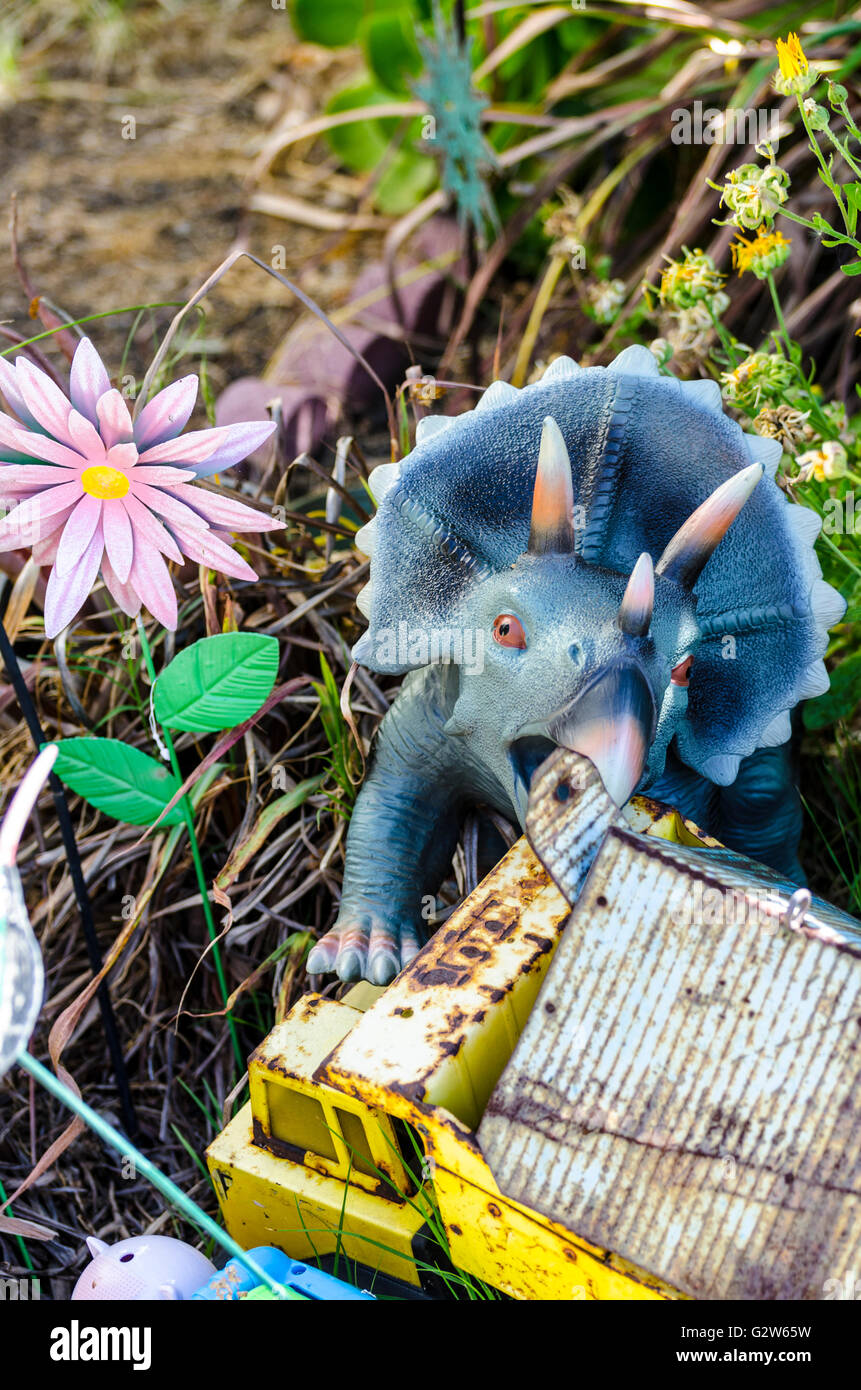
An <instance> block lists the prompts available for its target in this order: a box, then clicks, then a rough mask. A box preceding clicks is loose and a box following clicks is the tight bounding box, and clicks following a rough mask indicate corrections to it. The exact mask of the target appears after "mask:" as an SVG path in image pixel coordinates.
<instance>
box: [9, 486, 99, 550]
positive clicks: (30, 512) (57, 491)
mask: <svg viewBox="0 0 861 1390" xmlns="http://www.w3.org/2000/svg"><path fill="white" fill-rule="evenodd" d="M80 495H81V488H80V484H79V483H76V482H75V483H64V484H63V486H62V487H54V488H50V489H49V490H48V492H44V493H36V494H35V495H33V496H31V497H26V498H25V499H24V500H23V501H22V502H19V504H18V505H17V507H15V508H14V509H13V510H12V511H10V512H9V513H8V514H7V515H6V516H5V517H4V518H3V520H2V521H0V543H2V546H3V549H4V550H18V549H20V548H21V547H23V546H30V545H35V544H36V543H37V542H38V541H39V540H41V538H42V537H43V536H47V535H48V534H49V533H50V532H51V531H53V530H54V529H55V528H56V527H57V526H59V524H60V523H59V521H56V520H55V517H57V516H58V515H59V514H61V513H63V514H65V515H68V514H69V513H70V512H71V510H72V508H73V507H74V506H75V504H76V503H77V501H78V499H79V497H80ZM16 538H17V539H16Z"/></svg>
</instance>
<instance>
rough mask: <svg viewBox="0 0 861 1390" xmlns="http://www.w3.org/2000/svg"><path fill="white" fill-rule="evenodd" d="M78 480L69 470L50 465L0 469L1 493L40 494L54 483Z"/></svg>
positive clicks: (20, 465)
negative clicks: (41, 490) (39, 492)
mask: <svg viewBox="0 0 861 1390" xmlns="http://www.w3.org/2000/svg"><path fill="white" fill-rule="evenodd" d="M76 478H77V475H76V474H73V473H71V472H70V470H69V469H68V468H55V467H54V466H53V465H52V464H50V463H44V464H42V463H9V464H7V465H6V466H5V467H4V468H0V493H2V494H3V496H6V495H8V496H14V495H15V493H16V492H38V491H39V490H40V489H41V488H43V487H50V486H51V485H52V483H69V482H74V481H76Z"/></svg>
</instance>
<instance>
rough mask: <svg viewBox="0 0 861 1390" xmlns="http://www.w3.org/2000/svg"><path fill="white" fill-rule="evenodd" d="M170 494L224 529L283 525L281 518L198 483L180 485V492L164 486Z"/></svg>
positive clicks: (249, 528)
mask: <svg viewBox="0 0 861 1390" xmlns="http://www.w3.org/2000/svg"><path fill="white" fill-rule="evenodd" d="M168 492H169V493H170V496H171V497H175V498H178V499H179V500H180V501H181V502H184V503H185V504H186V506H188V507H192V508H193V509H194V510H195V511H196V512H197V513H198V514H199V515H200V516H202V517H204V518H205V519H206V520H207V521H208V522H209V523H210V524H211V525H212V526H223V527H224V528H225V529H226V530H228V531H276V530H278V529H279V528H280V527H283V526H284V525H285V523H284V522H283V521H277V520H276V519H275V517H272V516H267V515H266V513H265V512H258V511H255V509H254V508H253V507H246V505H245V503H244V502H237V501H236V500H235V499H234V498H233V497H221V496H219V495H218V493H215V492H206V491H204V489H203V488H202V487H191V486H189V487H184V488H183V489H182V491H181V492H177V491H176V490H175V489H173V488H170V489H168Z"/></svg>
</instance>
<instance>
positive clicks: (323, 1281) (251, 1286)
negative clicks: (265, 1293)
mask: <svg viewBox="0 0 861 1390" xmlns="http://www.w3.org/2000/svg"><path fill="white" fill-rule="evenodd" d="M248 1253H249V1255H252V1256H253V1257H254V1259H255V1260H256V1262H257V1264H258V1265H259V1266H260V1268H261V1269H264V1270H265V1271H266V1273H267V1274H269V1275H271V1277H272V1278H273V1279H276V1280H277V1281H278V1283H279V1284H284V1285H285V1286H286V1287H287V1288H290V1289H293V1291H294V1293H298V1294H302V1295H303V1296H304V1297H305V1298H307V1299H310V1300H312V1301H313V1302H316V1303H321V1302H336V1301H338V1300H347V1301H349V1300H353V1299H368V1298H369V1299H371V1301H372V1302H374V1301H375V1300H374V1295H373V1294H371V1293H365V1292H363V1291H362V1290H361V1289H357V1288H354V1287H353V1285H352V1284H347V1283H345V1282H344V1280H343V1279H338V1278H336V1277H335V1275H334V1274H325V1273H324V1272H323V1270H321V1269H313V1268H312V1267H311V1266H310V1265H303V1264H298V1263H297V1261H296V1260H291V1259H289V1257H288V1256H287V1255H285V1254H284V1252H283V1250H276V1249H275V1248H274V1247H273V1246H271V1245H259V1246H257V1247H256V1248H255V1249H254V1250H249V1252H248ZM258 1288H260V1281H259V1280H258V1279H256V1278H255V1277H254V1275H253V1274H252V1273H251V1272H250V1270H247V1269H246V1268H245V1266H244V1265H243V1264H241V1263H240V1261H239V1260H228V1262H227V1264H226V1265H225V1266H224V1268H223V1269H217V1270H216V1271H215V1272H214V1273H213V1274H211V1275H210V1276H209V1278H208V1279H207V1281H206V1283H205V1284H204V1285H203V1286H202V1288H199V1289H198V1291H197V1293H195V1294H192V1299H198V1300H199V1301H200V1302H202V1303H216V1302H231V1301H232V1300H234V1299H238V1298H242V1297H247V1296H248V1295H249V1294H254V1293H255V1292H256V1290H257V1289H258Z"/></svg>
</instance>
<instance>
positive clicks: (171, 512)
mask: <svg viewBox="0 0 861 1390" xmlns="http://www.w3.org/2000/svg"><path fill="white" fill-rule="evenodd" d="M141 471H142V470H141V469H140V468H136V469H135V471H134V476H133V478H132V490H133V492H134V494H135V497H139V498H140V500H141V501H142V502H145V503H146V505H147V506H148V507H149V509H150V511H153V512H156V514H157V515H158V516H163V517H164V519H165V521H170V522H173V521H178V522H180V524H181V525H185V526H199V527H200V529H201V530H202V531H206V530H207V529H208V526H209V523H208V522H207V521H205V520H204V518H203V517H202V516H201V515H200V514H199V513H198V512H194V511H192V509H191V507H187V506H186V505H185V503H184V502H180V501H179V500H178V499H177V498H176V497H175V496H174V495H173V493H171V492H169V491H168V489H167V488H161V487H147V486H146V484H144V483H139V482H138V477H139V476H140V473H141Z"/></svg>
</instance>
